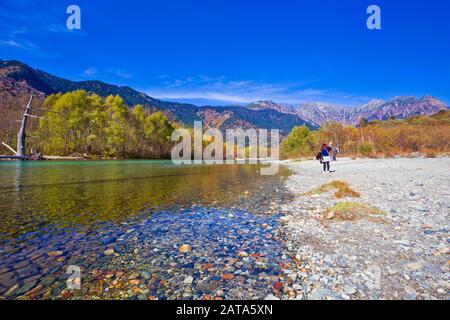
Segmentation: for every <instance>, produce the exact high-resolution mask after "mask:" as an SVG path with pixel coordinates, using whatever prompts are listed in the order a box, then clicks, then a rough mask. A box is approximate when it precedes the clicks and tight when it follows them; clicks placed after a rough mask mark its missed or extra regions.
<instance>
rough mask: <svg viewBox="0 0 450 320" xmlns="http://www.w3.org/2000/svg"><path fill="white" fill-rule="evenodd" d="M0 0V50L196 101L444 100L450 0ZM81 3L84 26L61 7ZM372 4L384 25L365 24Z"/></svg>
mask: <svg viewBox="0 0 450 320" xmlns="http://www.w3.org/2000/svg"><path fill="white" fill-rule="evenodd" d="M8 2H9V3H7V1H6V0H0V59H18V60H21V61H24V62H26V63H28V64H30V65H31V66H33V67H36V68H39V69H42V70H45V71H48V72H50V73H53V74H55V75H59V76H62V77H65V78H69V79H72V80H90V79H99V80H103V81H106V82H110V83H114V84H119V85H129V86H131V87H133V88H136V89H138V90H141V91H144V92H146V93H148V94H150V95H151V96H156V97H160V98H163V99H166V100H176V101H190V102H196V103H199V104H202V103H214V104H226V103H245V102H249V101H253V100H257V99H272V100H275V101H277V102H286V103H298V102H301V101H323V102H332V103H339V104H347V105H358V104H361V103H364V102H367V101H368V100H370V99H372V98H381V99H389V98H391V97H392V96H396V95H416V96H422V95H426V94H430V95H434V96H436V97H438V98H440V99H442V100H444V101H445V102H447V103H449V102H450V90H449V88H450V1H447V0H414V1H406V0H388V1H385V0H371V1H365V0H335V1H329V0H320V1H312V0H308V1H301V0H292V1H283V0H277V1H262V0H259V1H253V0H245V1H243V0H226V1H224V0H204V1H203V0H202V1H187V0H177V1H172V0H164V1H163V0H160V1H148V0H147V1H143V0H142V1H111V0H109V1H92V0H89V1H85V0H83V1H80V0H71V1H65V0H58V1H49V0H33V1H32V0H29V1H25V0H14V1H8ZM70 4H77V5H79V6H80V8H81V30H79V31H69V30H68V29H67V28H66V18H67V17H68V15H67V14H66V8H67V6H68V5H70ZM370 4H377V5H379V6H380V7H381V13H382V30H372V31H371V30H368V29H367V28H366V19H367V17H368V15H367V14H366V9H367V7H368V6H369V5H370Z"/></svg>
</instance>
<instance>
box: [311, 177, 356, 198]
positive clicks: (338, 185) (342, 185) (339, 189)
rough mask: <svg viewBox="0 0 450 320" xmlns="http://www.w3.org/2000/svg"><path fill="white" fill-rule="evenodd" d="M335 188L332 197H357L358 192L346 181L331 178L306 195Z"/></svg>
mask: <svg viewBox="0 0 450 320" xmlns="http://www.w3.org/2000/svg"><path fill="white" fill-rule="evenodd" d="M332 190H335V193H334V197H335V198H338V199H341V198H345V197H355V198H358V197H359V196H360V194H359V193H358V192H356V191H355V190H353V189H352V188H350V186H349V185H348V183H347V182H345V181H339V180H333V181H331V182H329V183H326V184H324V185H322V186H321V187H319V188H316V189H313V190H311V191H309V192H308V193H306V195H312V194H320V193H325V192H329V191H332Z"/></svg>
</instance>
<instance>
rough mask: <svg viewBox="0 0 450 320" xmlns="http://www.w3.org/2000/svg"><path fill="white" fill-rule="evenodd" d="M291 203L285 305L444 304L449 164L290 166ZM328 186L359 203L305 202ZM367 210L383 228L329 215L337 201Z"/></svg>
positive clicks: (398, 161) (318, 198)
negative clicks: (339, 186) (341, 184)
mask: <svg viewBox="0 0 450 320" xmlns="http://www.w3.org/2000/svg"><path fill="white" fill-rule="evenodd" d="M288 167H289V168H290V169H291V170H292V172H293V174H292V175H291V176H290V178H289V179H288V180H287V182H286V187H287V189H288V190H289V191H290V192H292V194H293V195H294V200H293V201H291V202H289V203H285V204H284V205H283V207H282V209H283V211H284V212H285V217H284V224H283V226H282V233H283V236H282V238H284V240H283V246H284V249H285V251H286V252H287V254H288V255H289V256H291V257H292V258H293V259H294V260H295V261H296V267H295V268H294V269H293V270H288V271H287V273H288V274H287V277H288V278H289V279H290V280H289V284H288V285H287V286H286V287H285V291H284V296H283V298H291V299H448V298H449V297H450V295H449V284H450V282H449V263H450V260H449V242H450V240H449V234H448V227H449V226H448V222H449V212H450V210H449V200H450V191H449V178H450V173H449V168H450V159H449V158H434V159H423V158H395V159H358V160H350V159H348V160H345V159H342V160H338V161H336V162H332V163H331V170H332V171H334V172H332V173H330V174H323V173H322V172H321V169H322V168H321V165H320V164H319V163H318V162H317V161H305V162H290V163H288ZM333 180H341V181H345V182H347V183H349V184H350V186H351V187H352V188H353V189H354V190H356V191H358V192H359V193H360V194H361V196H360V197H359V198H346V199H335V198H334V196H333V193H332V192H329V193H322V194H316V195H305V193H306V192H308V191H310V190H311V189H314V188H317V187H319V186H321V185H323V184H325V183H328V182H330V181H333ZM342 201H352V202H358V203H364V204H368V205H370V206H373V207H376V208H378V209H381V210H382V211H384V212H385V215H383V219H382V221H376V220H373V219H364V218H362V219H357V220H355V221H341V220H339V219H334V218H333V217H332V215H331V216H327V214H326V213H325V212H326V210H327V208H329V207H331V206H333V205H334V204H336V203H337V202H342Z"/></svg>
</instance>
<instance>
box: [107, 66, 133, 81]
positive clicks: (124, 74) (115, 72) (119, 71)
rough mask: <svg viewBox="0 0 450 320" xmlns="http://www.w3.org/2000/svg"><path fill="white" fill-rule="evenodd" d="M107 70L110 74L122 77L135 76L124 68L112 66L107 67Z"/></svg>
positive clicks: (129, 77)
mask: <svg viewBox="0 0 450 320" xmlns="http://www.w3.org/2000/svg"><path fill="white" fill-rule="evenodd" d="M105 71H106V72H107V73H109V74H112V75H114V76H117V77H120V78H125V79H131V78H133V73H131V72H128V71H126V70H123V69H119V68H115V67H110V68H107V69H106V70H105Z"/></svg>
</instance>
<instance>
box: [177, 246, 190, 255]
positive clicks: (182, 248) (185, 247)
mask: <svg viewBox="0 0 450 320" xmlns="http://www.w3.org/2000/svg"><path fill="white" fill-rule="evenodd" d="M191 250H192V249H191V246H189V245H188V244H182V245H181V246H180V247H179V248H178V251H179V252H181V253H187V252H190V251H191Z"/></svg>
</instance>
